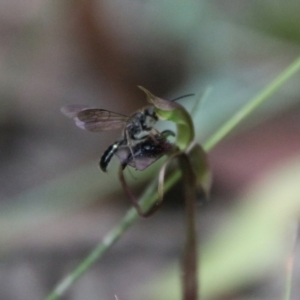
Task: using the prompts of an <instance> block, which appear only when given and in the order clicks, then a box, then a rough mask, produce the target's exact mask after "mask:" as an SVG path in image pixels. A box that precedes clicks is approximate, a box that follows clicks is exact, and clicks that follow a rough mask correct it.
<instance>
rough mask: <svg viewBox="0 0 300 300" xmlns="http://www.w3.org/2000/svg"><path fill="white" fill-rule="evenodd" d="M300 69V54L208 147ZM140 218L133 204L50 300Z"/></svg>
mask: <svg viewBox="0 0 300 300" xmlns="http://www.w3.org/2000/svg"><path fill="white" fill-rule="evenodd" d="M299 69H300V57H299V58H297V59H296V60H295V61H294V62H293V63H292V64H291V65H290V66H289V67H288V68H287V69H286V70H284V71H283V72H282V73H281V74H280V75H279V76H278V77H277V78H276V79H275V80H274V81H273V82H271V84H269V85H268V86H267V87H266V88H265V89H264V90H263V91H262V92H261V93H260V94H258V95H257V96H256V97H254V98H253V99H252V100H250V102H249V103H248V104H246V105H245V106H244V107H243V108H242V109H241V110H240V111H238V112H237V113H236V114H235V115H234V116H233V117H232V118H231V119H230V120H229V121H228V122H226V123H225V124H224V125H223V126H222V127H221V128H220V129H219V130H218V131H217V132H216V133H215V134H214V135H213V136H212V137H211V138H210V139H209V140H208V141H207V142H206V143H205V144H204V146H203V148H204V149H205V150H206V151H209V150H211V149H212V148H213V147H214V146H215V145H216V144H217V143H219V142H220V141H221V140H222V139H223V138H225V136H227V135H228V134H229V133H230V132H231V131H232V129H234V128H235V127H236V126H237V125H238V124H239V123H240V122H241V121H242V120H243V119H245V118H246V117H248V116H249V115H250V113H252V112H253V111H254V110H255V109H257V108H258V107H259V106H260V105H261V104H262V103H263V102H264V101H266V100H267V99H268V98H269V97H270V96H271V95H272V94H273V93H274V92H275V91H276V90H277V89H278V88H279V87H280V86H282V85H283V84H284V83H285V82H286V81H287V80H288V79H290V78H291V77H292V76H293V75H294V74H295V73H296V72H297V71H299ZM179 179H180V171H177V172H174V173H173V174H172V175H171V176H170V177H168V178H167V180H166V182H165V191H167V190H169V189H170V188H171V187H172V186H173V185H174V184H175V183H176V182H177V181H178V180H179ZM156 186H157V184H156V180H154V181H153V182H152V183H151V184H150V185H149V187H148V188H147V190H146V191H145V193H144V194H143V195H142V196H141V198H140V205H141V207H142V208H143V210H144V211H145V210H146V211H147V210H148V209H149V208H150V207H151V206H152V205H153V204H154V203H155V202H156V201H157V193H156ZM137 219H138V213H137V211H136V210H135V209H134V208H131V209H130V210H129V211H128V212H127V213H126V215H125V216H124V218H123V219H122V220H121V221H120V222H119V223H118V224H117V225H116V226H115V227H114V228H113V229H112V230H111V231H109V232H108V233H107V234H106V235H105V236H104V238H103V240H102V242H100V243H99V244H98V245H97V246H96V248H95V249H94V250H93V251H92V252H91V253H90V254H89V255H88V257H87V258H86V259H84V260H83V261H82V262H81V263H80V264H79V266H78V267H77V268H75V270H74V271H73V272H71V273H70V274H69V275H67V277H66V278H65V279H63V280H62V281H61V283H59V284H58V286H57V287H56V288H55V289H54V291H53V292H52V293H51V294H49V296H48V297H47V298H46V300H57V299H59V298H60V297H61V296H62V295H63V294H64V293H65V292H66V290H68V289H69V288H70V286H71V285H72V284H73V283H74V282H75V281H76V280H77V279H78V278H80V277H81V276H82V275H83V274H84V273H85V272H86V271H87V270H88V269H89V268H90V267H91V266H92V265H93V264H94V263H95V262H96V261H97V260H98V259H100V258H101V257H102V255H103V254H104V253H105V252H106V251H107V250H108V249H109V248H110V247H111V246H112V245H113V244H114V243H115V242H116V241H117V240H118V239H119V238H120V236H121V235H122V234H123V233H124V232H125V231H126V230H127V229H128V228H129V227H130V226H131V225H133V223H134V222H135V221H136V220H137Z"/></svg>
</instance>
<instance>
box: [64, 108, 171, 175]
mask: <svg viewBox="0 0 300 300" xmlns="http://www.w3.org/2000/svg"><path fill="white" fill-rule="evenodd" d="M61 112H62V113H63V114H64V115H66V116H67V117H70V118H72V119H73V120H74V121H75V124H76V125H77V126H78V127H79V128H81V129H85V130H88V131H92V132H100V131H106V130H113V129H122V130H123V133H122V139H121V140H118V141H116V142H114V143H113V144H112V145H110V146H109V147H108V148H107V150H105V151H104V153H103V155H102V156H101V159H100V162H99V165H100V169H101V170H102V171H103V172H106V171H107V167H108V165H109V163H110V161H111V159H112V157H113V156H114V155H115V154H116V153H117V152H118V150H119V149H120V148H121V147H123V148H124V151H123V153H126V155H125V156H124V154H120V155H119V157H122V159H121V162H122V161H123V162H125V164H126V165H131V166H135V164H134V161H135V157H142V156H144V157H146V156H148V157H149V155H150V154H149V152H151V149H152V152H153V154H154V152H155V151H154V150H155V148H156V151H157V152H159V147H155V145H159V144H161V145H163V144H164V143H163V142H162V140H161V139H160V134H159V133H158V131H157V130H156V129H155V128H154V127H153V126H154V125H155V123H156V122H157V121H158V117H157V115H156V113H155V111H154V108H153V107H145V108H144V109H142V110H141V111H138V112H135V113H134V114H132V115H131V116H129V117H128V116H125V115H122V114H119V113H115V112H111V111H108V110H104V109H99V108H89V107H87V106H83V105H67V106H64V107H62V108H61ZM166 135H170V132H169V131H168V134H166ZM162 137H164V135H162ZM153 143H154V144H153ZM125 149H126V150H125ZM128 151H129V152H128ZM162 152H164V151H162ZM121 153H122V152H121ZM150 156H151V155H150ZM135 167H136V168H137V169H140V168H139V167H137V166H135Z"/></svg>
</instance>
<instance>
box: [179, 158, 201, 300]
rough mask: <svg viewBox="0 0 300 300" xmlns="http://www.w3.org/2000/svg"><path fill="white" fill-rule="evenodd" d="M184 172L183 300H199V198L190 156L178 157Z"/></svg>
mask: <svg viewBox="0 0 300 300" xmlns="http://www.w3.org/2000/svg"><path fill="white" fill-rule="evenodd" d="M178 160H179V166H180V169H181V170H182V174H183V175H182V185H183V188H184V202H185V205H184V206H185V247H184V252H183V259H182V268H181V270H182V298H181V299H183V300H197V299H199V298H198V295H199V284H198V282H199V280H198V269H199V265H198V251H197V246H198V244H197V230H196V212H197V210H196V203H197V196H196V193H195V191H196V190H197V188H196V176H195V174H194V172H193V169H192V166H191V162H190V160H189V158H188V155H187V154H185V153H183V154H181V155H180V156H179V157H178Z"/></svg>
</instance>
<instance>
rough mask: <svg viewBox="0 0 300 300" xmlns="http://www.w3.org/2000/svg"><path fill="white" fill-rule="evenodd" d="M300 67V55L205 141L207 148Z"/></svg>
mask: <svg viewBox="0 0 300 300" xmlns="http://www.w3.org/2000/svg"><path fill="white" fill-rule="evenodd" d="M299 69H300V57H299V58H297V59H296V60H295V61H294V62H293V63H292V64H291V65H290V66H289V67H287V68H286V69H285V70H284V71H283V72H282V73H281V74H280V75H279V76H277V77H276V78H275V79H274V80H273V81H272V82H271V83H270V84H269V85H268V86H267V87H266V88H264V89H263V91H262V92H261V93H259V94H258V95H257V96H256V97H254V98H253V99H252V100H251V101H249V102H248V103H247V104H246V105H245V106H244V107H242V108H241V109H240V110H239V111H238V112H237V113H235V114H234V115H233V116H232V117H231V118H230V119H229V120H228V121H227V122H226V123H225V124H223V126H221V128H220V129H219V130H218V131H217V132H216V133H215V134H214V135H213V136H212V137H211V138H210V139H209V140H208V141H207V142H206V143H205V145H204V148H205V150H211V149H212V148H213V147H214V146H215V145H217V144H218V143H219V142H220V141H221V140H223V139H224V137H225V136H227V135H228V134H229V133H230V132H231V131H232V130H233V129H234V128H235V127H236V126H237V125H238V124H239V123H240V122H241V121H242V120H244V119H245V118H246V117H247V116H249V115H250V113H252V112H253V111H254V110H255V109H257V108H258V107H259V106H260V105H261V104H263V102H265V101H266V100H267V99H268V98H269V97H270V96H271V95H273V94H274V93H275V92H276V91H277V90H278V89H279V88H280V87H281V86H282V85H283V84H284V83H285V82H286V81H287V80H289V79H290V78H291V77H292V76H293V75H294V74H295V73H296V72H298V71H299Z"/></svg>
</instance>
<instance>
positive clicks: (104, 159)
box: [99, 140, 124, 172]
mask: <svg viewBox="0 0 300 300" xmlns="http://www.w3.org/2000/svg"><path fill="white" fill-rule="evenodd" d="M122 144H124V140H122V141H117V142H115V143H113V144H112V145H110V146H109V147H108V148H107V150H105V151H104V153H103V154H102V156H101V159H100V162H99V166H100V169H101V170H102V171H103V172H106V171H107V167H108V165H109V163H110V161H111V159H112V157H113V156H114V154H115V153H116V152H117V150H118V149H119V147H120V146H121V145H122Z"/></svg>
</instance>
